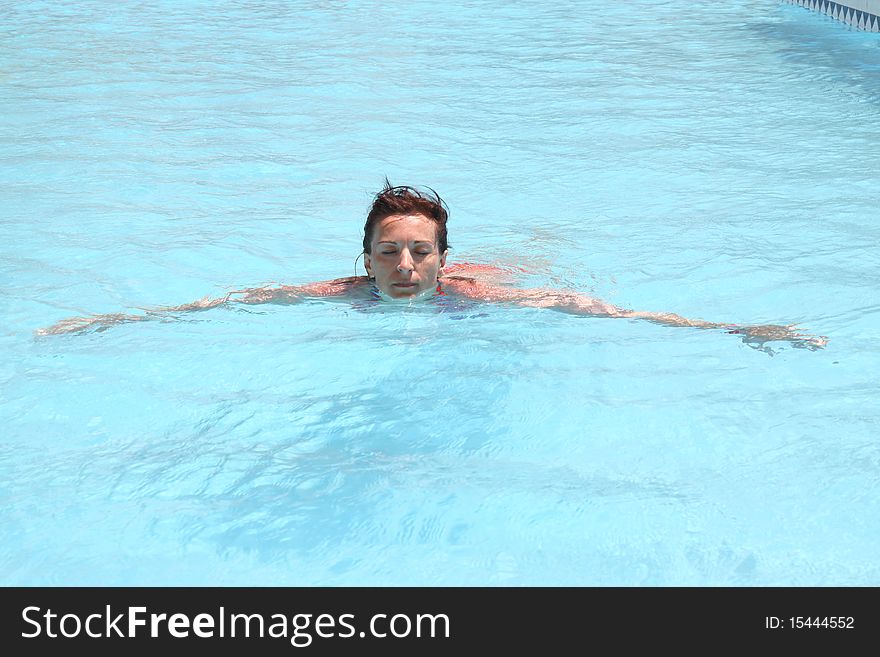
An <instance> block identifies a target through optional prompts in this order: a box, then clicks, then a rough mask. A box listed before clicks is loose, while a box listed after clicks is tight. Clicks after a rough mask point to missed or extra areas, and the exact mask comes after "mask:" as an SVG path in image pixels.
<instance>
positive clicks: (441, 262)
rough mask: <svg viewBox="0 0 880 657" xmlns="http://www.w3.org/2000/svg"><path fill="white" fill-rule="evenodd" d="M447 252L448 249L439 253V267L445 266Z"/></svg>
mask: <svg viewBox="0 0 880 657" xmlns="http://www.w3.org/2000/svg"><path fill="white" fill-rule="evenodd" d="M448 253H449V249H446V250H445V251H444V252H443V253H441V254H440V268H441V269H442V268H443V267H445V266H446V254H448Z"/></svg>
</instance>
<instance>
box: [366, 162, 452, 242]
mask: <svg viewBox="0 0 880 657" xmlns="http://www.w3.org/2000/svg"><path fill="white" fill-rule="evenodd" d="M426 189H428V190H429V192H430V193H428V192H423V191H420V190H418V189H416V188H414V187H409V186H407V185H402V186H398V187H393V186H392V185H391V183H390V182H388V178H386V179H385V187H384V189H382V191H381V192H379V193H378V194H376V197H375V198H374V199H373V205H372V206H370V213H369V214H368V215H367V221H366V223H365V224H364V253H370V248H371V243H372V241H373V230H374V229H375V227H376V224H378V223H379V222H380V221H382V220H383V219H384V218H385V217H390V216H391V215H395V214H402V215H407V214H420V215H423V216H425V217H427V218H428V219H430V220H431V221H433V222H434V224H435V226H436V229H437V246H438V248H439V251H440V253H443V252H444V251H446V249H447V246H448V244H447V243H446V220H447V219H448V218H449V210H448V208H447V207H446V204H445V203H444V202H443V199H441V198H440V195H439V194H437V192H435V191H434V190H433V189H431V188H430V187H427V188H426Z"/></svg>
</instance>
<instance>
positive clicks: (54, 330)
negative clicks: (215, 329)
mask: <svg viewBox="0 0 880 657" xmlns="http://www.w3.org/2000/svg"><path fill="white" fill-rule="evenodd" d="M361 279H364V280H366V278H365V277H363V276H351V277H349V278H338V279H336V280H332V281H321V282H319V283H309V284H307V285H297V286H294V285H278V286H268V285H267V286H264V287H252V288H246V289H243V290H234V291H232V292H228V293H227V294H226V295H225V296H223V297H219V298H216V299H212V298H210V297H204V298H202V299H199V300H197V301H193V302H191V303H185V304H183V305H181V306H161V307H158V308H145V309H144V313H143V314H139V315H136V314H129V313H108V314H106V315H89V316H86V317H69V318H67V319H62V320H61V321H60V322H57V323H55V324H53V325H52V326H49V327H47V328H42V329H38V330H37V331H36V335H56V334H58V333H77V332H81V331H104V330H106V329H108V328H110V327H111V326H114V325H116V324H126V323H129V322H146V321H155V320H160V321H168V320H169V319H175V318H176V316H177V315H178V314H180V313H188V312H193V311H200V310H209V309H211V308H216V307H217V306H225V305H229V304H231V303H245V304H260V303H276V304H288V303H296V302H298V301H301V300H302V299H303V298H305V297H332V296H339V295H342V294H345V293H346V292H347V291H348V290H349V289H351V288H352V287H354V286H356V285H359V284H361V282H362V281H361Z"/></svg>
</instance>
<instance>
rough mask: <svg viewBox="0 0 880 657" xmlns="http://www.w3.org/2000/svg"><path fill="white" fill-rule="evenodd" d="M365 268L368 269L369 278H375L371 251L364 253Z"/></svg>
mask: <svg viewBox="0 0 880 657" xmlns="http://www.w3.org/2000/svg"><path fill="white" fill-rule="evenodd" d="M364 269H366V270H367V277H368V278H375V276H373V261H372V260H371V258H370V254H369V253H365V254H364Z"/></svg>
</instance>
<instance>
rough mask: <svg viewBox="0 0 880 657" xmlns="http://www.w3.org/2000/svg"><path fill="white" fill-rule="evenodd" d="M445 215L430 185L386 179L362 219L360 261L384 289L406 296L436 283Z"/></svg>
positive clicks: (443, 256) (441, 262) (443, 251)
mask: <svg viewBox="0 0 880 657" xmlns="http://www.w3.org/2000/svg"><path fill="white" fill-rule="evenodd" d="M448 216H449V213H448V211H447V209H446V207H445V205H444V203H443V201H442V199H441V198H440V197H439V196H438V195H437V193H436V192H434V190H431V193H430V194H428V193H425V192H421V191H419V190H416V189H414V188H412V187H406V186H403V187H392V186H391V184H390V183H389V182H388V181H387V180H386V181H385V188H384V189H383V190H382V191H381V192H379V193H378V194H377V195H376V198H375V199H374V200H373V205H372V207H371V208H370V213H369V214H368V215H367V221H366V223H365V224H364V266H365V267H366V270H367V274H368V275H369V276H370V278H373V279H375V282H376V286H377V287H378V288H379V289H380V290H381V291H382V292H384V293H385V294H388V295H389V296H391V297H395V298H406V297H414V296H417V295H418V294H421V293H422V292H425V291H427V290H431V289H433V288H434V287H436V285H437V276H438V275H439V273H440V269H441V268H442V267H443V266H444V265H445V264H446V250H447V243H446V220H447V218H448Z"/></svg>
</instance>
